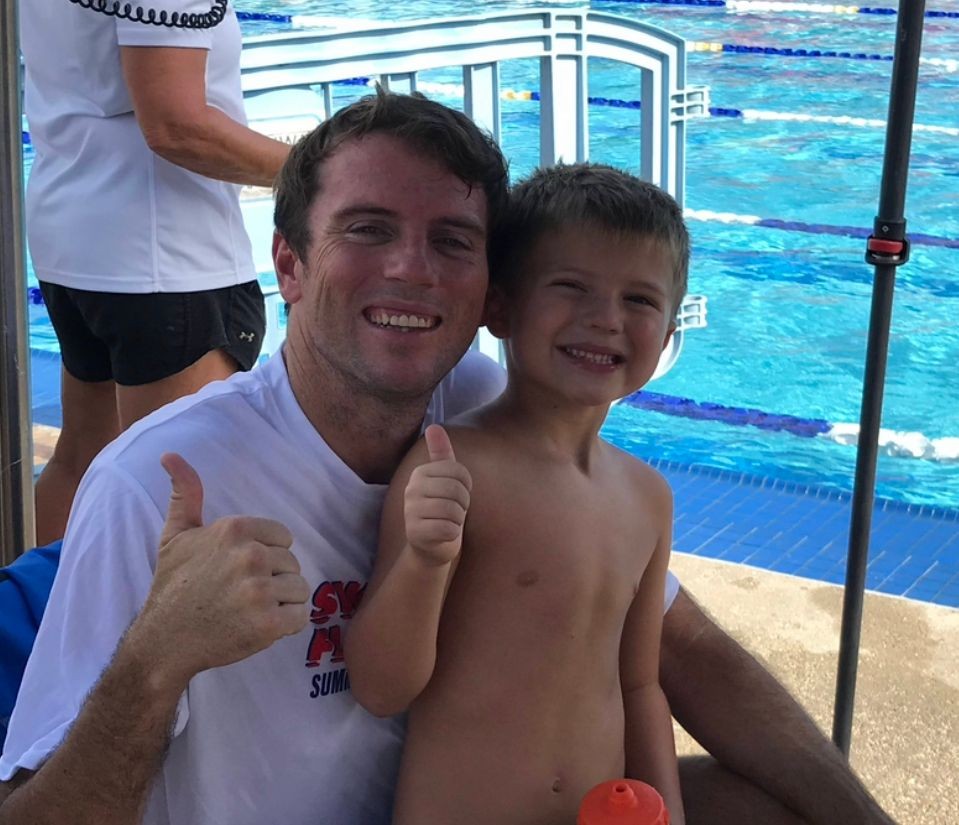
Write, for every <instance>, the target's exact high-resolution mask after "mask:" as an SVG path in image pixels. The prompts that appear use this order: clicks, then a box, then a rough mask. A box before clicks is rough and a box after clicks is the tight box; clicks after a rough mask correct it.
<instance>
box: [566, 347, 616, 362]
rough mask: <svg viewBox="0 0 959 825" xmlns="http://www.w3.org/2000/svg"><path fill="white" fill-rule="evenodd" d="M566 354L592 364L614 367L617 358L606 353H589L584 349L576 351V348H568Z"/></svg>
mask: <svg viewBox="0 0 959 825" xmlns="http://www.w3.org/2000/svg"><path fill="white" fill-rule="evenodd" d="M566 352H568V353H569V354H570V355H572V356H573V358H582V359H584V360H586V361H589V363H591V364H602V365H604V366H612V365H613V364H615V363H616V356H615V355H610V354H609V353H605V352H587V351H586V350H584V349H576V347H566Z"/></svg>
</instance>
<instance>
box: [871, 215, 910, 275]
mask: <svg viewBox="0 0 959 825" xmlns="http://www.w3.org/2000/svg"><path fill="white" fill-rule="evenodd" d="M872 232H873V234H872V235H870V236H869V238H868V240H867V241H866V263H867V264H872V265H873V266H902V265H903V264H904V263H905V262H906V261H908V260H909V241H908V240H906V222H905V221H904V220H902V221H884V220H882V219H881V218H878V217H877V218H876V220H875V222H874V223H873V227H872Z"/></svg>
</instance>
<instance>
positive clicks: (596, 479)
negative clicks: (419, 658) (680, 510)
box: [394, 419, 668, 825]
mask: <svg viewBox="0 0 959 825" xmlns="http://www.w3.org/2000/svg"><path fill="white" fill-rule="evenodd" d="M481 423H482V424H483V426H484V427H485V428H489V427H490V425H491V424H499V423H501V422H499V421H496V420H495V419H494V420H493V421H489V420H486V421H482V422H481ZM450 436H451V439H452V443H453V446H454V448H455V450H456V457H457V460H459V461H460V462H462V463H463V464H464V465H466V467H467V468H468V469H469V471H470V473H471V475H472V478H473V493H472V502H471V505H470V510H469V515H468V518H467V522H466V530H465V535H464V544H463V550H462V554H461V557H460V559H459V564H458V568H457V569H456V572H455V575H454V577H453V581H452V584H451V586H450V590H449V594H448V596H447V600H446V603H445V606H444V609H443V619H442V623H441V627H440V636H439V642H438V657H437V664H436V669H435V671H434V674H433V677H432V679H431V681H430V683H429V685H428V686H427V688H426V689H425V690H424V692H423V693H422V694H421V695H420V697H419V698H418V699H417V700H416V702H415V703H414V704H413V706H412V707H411V709H410V712H409V728H408V735H407V741H406V748H405V751H404V756H403V764H402V768H401V772H400V781H399V786H398V791H397V800H396V807H395V809H394V822H395V823H396V825H425V824H426V823H429V825H446V824H447V823H450V825H452V823H456V825H471V823H474V822H475V823H483V825H493V824H494V823H495V825H509V823H514V822H515V823H523V825H532V823H543V825H560V823H570V825H572V823H574V822H575V818H576V811H577V809H578V806H579V802H580V800H581V799H582V796H583V795H584V794H585V792H586V791H587V790H589V789H590V788H591V787H592V786H593V785H595V784H597V783H598V782H601V781H604V780H607V779H611V778H616V777H619V776H622V775H623V774H624V711H623V696H622V691H621V686H620V678H619V659H620V637H621V634H622V629H623V623H624V620H625V618H626V614H627V611H628V610H629V608H630V606H631V604H632V602H633V599H634V596H635V595H636V591H637V588H638V586H639V582H640V579H641V578H642V575H643V572H644V570H645V569H646V566H647V563H648V561H649V559H650V556H651V555H652V553H653V550H654V548H655V546H656V542H657V539H658V538H659V535H660V532H661V529H662V524H663V519H664V514H662V513H658V512H657V511H656V506H655V504H654V502H655V501H657V500H659V497H658V496H656V495H649V494H648V493H649V492H650V490H651V489H652V488H654V487H655V486H656V485H657V484H658V483H660V481H661V480H660V479H659V477H658V475H657V474H656V473H655V472H654V471H653V470H652V469H650V468H649V467H647V466H646V465H644V464H642V463H641V462H639V461H636V460H635V459H632V458H630V457H629V456H627V455H626V454H625V453H622V452H621V451H619V450H617V449H616V448H614V447H612V446H610V445H608V444H606V443H605V442H594V444H595V446H594V447H593V448H592V449H591V450H590V451H589V455H588V462H587V460H586V457H585V456H584V457H583V459H582V461H578V460H572V461H571V460H569V458H568V457H565V456H562V455H561V454H560V453H561V451H555V452H554V451H551V450H549V449H548V448H546V447H545V446H544V445H543V443H541V442H536V441H532V442H531V440H530V439H529V437H528V434H527V433H521V432H514V431H512V430H511V429H510V428H509V427H508V426H506V427H501V426H497V427H496V428H495V430H493V431H491V430H490V429H483V430H479V429H475V428H474V427H472V426H467V427H459V428H457V427H453V428H451V429H450ZM587 464H588V466H587ZM666 517H668V514H666ZM491 789H494V790H493V791H492V792H491Z"/></svg>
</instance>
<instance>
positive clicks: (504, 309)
mask: <svg viewBox="0 0 959 825" xmlns="http://www.w3.org/2000/svg"><path fill="white" fill-rule="evenodd" d="M483 326H485V327H486V328H487V329H488V330H489V331H490V333H492V334H493V335H494V336H495V337H497V338H500V339H505V338H509V298H508V297H507V295H506V293H505V292H504V291H503V288H502V287H499V286H496V285H495V284H491V285H490V288H489V289H488V290H487V291H486V305H485V306H484V307H483Z"/></svg>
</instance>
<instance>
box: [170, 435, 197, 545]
mask: <svg viewBox="0 0 959 825" xmlns="http://www.w3.org/2000/svg"><path fill="white" fill-rule="evenodd" d="M160 464H161V465H162V466H163V469H164V470H166V472H167V475H168V476H170V483H171V485H172V490H171V491H170V507H169V509H168V510H167V514H166V524H164V526H163V538H162V543H163V544H166V543H167V542H168V541H169V540H170V539H172V538H174V537H175V536H176V535H178V534H179V533H182V532H183V531H184V530H190V529H192V528H193V527H202V526H203V482H202V481H200V476H199V475H197V472H196V470H194V469H193V468H192V467H191V466H190V465H189V464H188V463H187V461H186V459H185V458H183V456H181V455H179V454H178V453H164V454H163V456H161V458H160Z"/></svg>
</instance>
